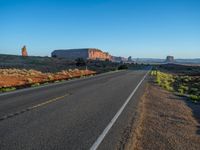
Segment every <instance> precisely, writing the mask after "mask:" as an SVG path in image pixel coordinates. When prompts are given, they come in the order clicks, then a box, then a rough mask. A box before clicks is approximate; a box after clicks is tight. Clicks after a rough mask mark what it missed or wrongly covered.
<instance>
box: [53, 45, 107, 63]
mask: <svg viewBox="0 0 200 150" xmlns="http://www.w3.org/2000/svg"><path fill="white" fill-rule="evenodd" d="M51 56H52V57H57V58H67V59H69V60H75V59H77V58H83V59H85V60H111V55H110V54H109V53H107V52H103V51H101V50H99V49H95V48H82V49H62V50H54V51H53V52H52V53H51Z"/></svg>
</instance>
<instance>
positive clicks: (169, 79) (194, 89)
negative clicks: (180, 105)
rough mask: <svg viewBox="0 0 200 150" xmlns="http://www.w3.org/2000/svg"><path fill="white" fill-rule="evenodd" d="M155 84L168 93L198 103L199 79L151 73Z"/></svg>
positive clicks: (156, 71) (157, 72) (199, 95)
mask: <svg viewBox="0 0 200 150" xmlns="http://www.w3.org/2000/svg"><path fill="white" fill-rule="evenodd" d="M151 75H152V76H154V77H155V82H156V83H157V84H158V85H159V86H161V87H163V88H165V89H166V90H168V91H172V92H176V93H178V94H179V95H182V96H186V97H188V98H189V99H191V100H192V101H193V102H200V77H199V76H188V75H176V74H172V73H166V72H161V71H158V70H153V71H151Z"/></svg>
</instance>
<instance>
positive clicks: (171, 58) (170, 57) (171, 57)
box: [166, 56, 174, 63]
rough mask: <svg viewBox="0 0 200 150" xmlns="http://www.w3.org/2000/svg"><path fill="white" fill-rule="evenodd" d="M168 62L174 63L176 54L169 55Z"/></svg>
mask: <svg viewBox="0 0 200 150" xmlns="http://www.w3.org/2000/svg"><path fill="white" fill-rule="evenodd" d="M166 62H167V63H173V62H174V56H167V58H166Z"/></svg>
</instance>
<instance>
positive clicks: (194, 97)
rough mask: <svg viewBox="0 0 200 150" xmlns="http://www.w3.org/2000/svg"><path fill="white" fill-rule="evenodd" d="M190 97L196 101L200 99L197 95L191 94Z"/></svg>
mask: <svg viewBox="0 0 200 150" xmlns="http://www.w3.org/2000/svg"><path fill="white" fill-rule="evenodd" d="M189 98H190V99H191V100H193V101H195V102H197V101H200V97H199V96H197V95H190V96H189Z"/></svg>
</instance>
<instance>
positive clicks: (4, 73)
mask: <svg viewBox="0 0 200 150" xmlns="http://www.w3.org/2000/svg"><path fill="white" fill-rule="evenodd" d="M93 74H96V72H94V71H91V70H78V69H74V70H63V71H61V72H57V73H42V72H40V71H36V70H25V69H21V70H20V69H0V88H1V87H16V86H22V85H27V84H34V83H42V82H48V81H56V80H64V79H70V78H76V77H81V76H87V75H93Z"/></svg>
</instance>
